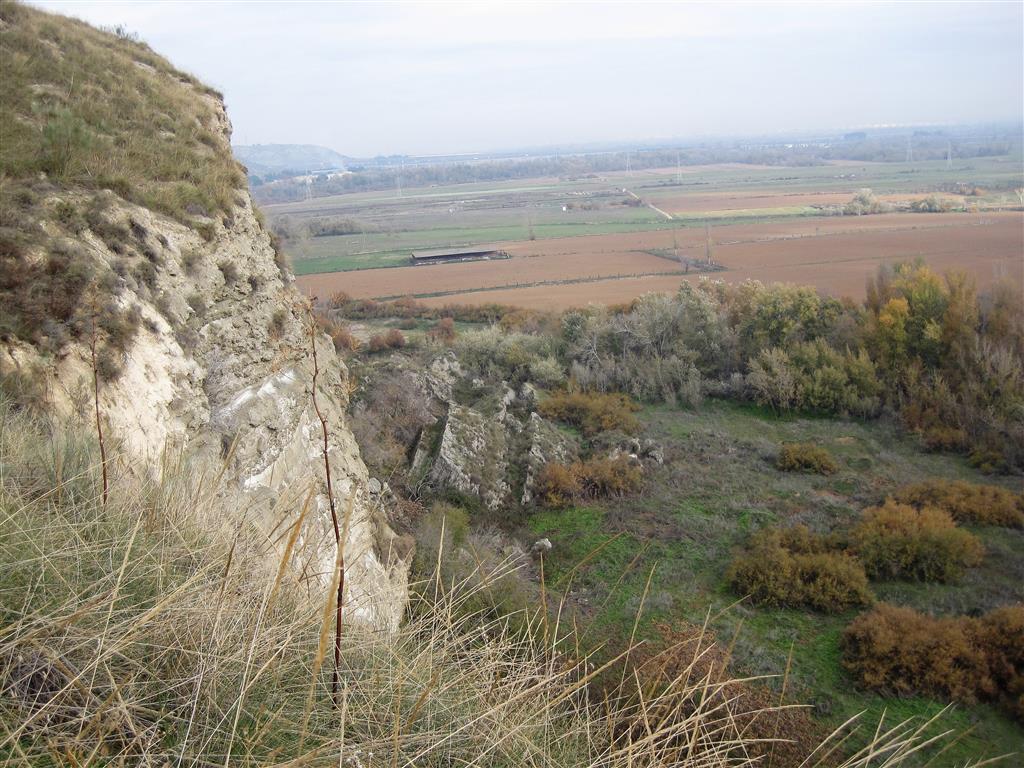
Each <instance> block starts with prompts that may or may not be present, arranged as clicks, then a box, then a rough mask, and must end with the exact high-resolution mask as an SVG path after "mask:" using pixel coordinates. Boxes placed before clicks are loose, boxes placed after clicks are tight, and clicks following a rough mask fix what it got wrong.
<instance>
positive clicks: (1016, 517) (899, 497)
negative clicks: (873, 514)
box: [893, 479, 1024, 528]
mask: <svg viewBox="0 0 1024 768" xmlns="http://www.w3.org/2000/svg"><path fill="white" fill-rule="evenodd" d="M893 498H894V499H895V500H896V501H898V502H900V503H901V504H909V505H911V506H913V507H917V508H918V509H920V508H922V507H934V508H936V509H941V510H944V511H946V512H948V513H949V514H950V515H952V516H953V519H954V520H956V521H957V522H960V523H981V524H983V525H1002V526H1005V527H1007V528H1024V493H1014V492H1013V491H1010V490H1007V489H1006V488H1001V487H999V486H998V485H980V484H975V483H968V482H965V481H963V480H939V479H935V480H925V481H924V482H921V483H914V484H912V485H907V486H904V487H903V488H900V489H899V490H898V491H897V492H896V493H895V495H894V496H893Z"/></svg>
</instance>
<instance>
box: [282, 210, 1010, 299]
mask: <svg viewBox="0 0 1024 768" xmlns="http://www.w3.org/2000/svg"><path fill="white" fill-rule="evenodd" d="M711 234H712V240H713V244H714V245H713V256H714V259H715V261H716V262H717V263H719V264H721V265H722V266H724V267H725V268H726V271H724V272H717V273H713V274H712V277H714V278H716V279H723V280H729V281H738V280H745V279H757V280H761V281H764V282H787V283H797V284H806V285H812V286H814V287H816V288H818V289H819V290H821V291H822V292H824V293H829V294H833V295H847V296H852V297H855V298H859V297H861V296H863V294H864V285H865V280H866V278H867V277H868V276H869V275H870V274H872V273H873V272H874V271H875V269H876V268H877V267H878V265H879V264H882V263H887V262H888V263H892V262H895V261H901V260H908V259H914V258H917V257H920V258H922V259H924V261H925V262H927V263H928V264H929V265H930V266H932V268H933V269H936V270H937V271H943V270H947V269H953V268H956V269H963V270H966V271H968V272H970V273H971V274H973V275H974V276H975V277H976V279H977V281H978V283H979V285H981V286H984V285H986V284H990V283H991V282H993V281H994V280H996V279H999V278H1009V279H1011V280H1016V281H1017V282H1018V283H1020V282H1024V215H1022V214H1021V213H1019V212H1002V213H984V214H956V213H950V214H886V215H879V216H864V217H857V218H854V217H836V218H819V219H799V220H795V221H792V222H784V223H767V224H757V223H752V224H740V225H731V226H723V227H716V228H713V229H712V231H711ZM673 236H674V239H675V243H676V244H677V245H678V247H679V249H680V252H681V253H682V254H684V255H687V256H690V257H691V258H693V257H697V258H701V257H703V254H704V248H705V237H704V231H703V228H697V227H694V228H685V229H680V230H675V232H673V231H672V230H660V231H653V232H639V233H628V234H615V235H595V236H587V237H573V238H563V239H556V240H544V241H526V242H518V243H505V244H502V245H501V246H500V247H502V248H504V249H505V250H507V251H508V252H509V253H511V254H512V255H513V258H511V259H509V260H506V261H477V262H468V263H461V264H440V265H434V266H427V267H400V268H393V269H374V270H365V271H361V272H336V273H332V274H321V275H308V276H304V277H300V278H298V282H299V285H300V287H302V288H303V290H306V291H308V292H311V293H316V294H319V295H329V294H331V293H333V292H335V291H345V292H346V293H348V294H350V295H352V296H355V297H360V298H369V297H382V296H397V295H405V294H409V295H416V294H430V293H440V292H446V293H449V295H445V296H436V297H430V298H423V301H425V302H426V303H429V304H446V303H467V304H480V303H490V302H496V303H502V304H514V305H519V306H524V307H533V308H552V309H554V308H565V307H570V306H579V305H585V304H588V303H600V304H608V303H617V302H623V301H628V300H630V299H632V298H634V297H636V296H639V295H641V294H643V293H646V292H649V291H669V290H674V289H675V288H676V287H677V286H678V285H679V281H680V280H681V279H684V277H683V276H679V275H664V274H655V275H651V276H643V277H618V276H621V275H635V274H638V273H666V272H674V271H678V270H679V268H680V267H679V265H678V264H677V263H676V262H674V261H672V260H669V259H665V258H661V257H658V256H652V255H650V254H648V253H645V251H646V250H649V249H663V250H670V249H672V248H673ZM581 278H589V279H593V278H608V279H601V280H599V281H597V282H579V283H569V284H560V285H552V284H548V285H533V286H530V285H523V284H529V283H538V282H551V281H565V280H577V279H581ZM685 279H691V280H694V279H697V276H696V275H694V274H691V275H689V276H686V277H685ZM517 284H518V285H519V286H521V287H515V286H516V285H517ZM481 288H489V289H492V290H479V289H481Z"/></svg>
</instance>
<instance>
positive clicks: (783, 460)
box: [775, 443, 839, 475]
mask: <svg viewBox="0 0 1024 768" xmlns="http://www.w3.org/2000/svg"><path fill="white" fill-rule="evenodd" d="M775 466H776V467H778V468H779V469H781V470H782V471H783V472H815V473H817V474H819V475H832V474H835V473H836V472H838V471H839V464H837V463H836V460H835V459H834V458H832V454H831V453H829V452H828V449H827V448H821V447H820V446H817V445H812V444H810V443H788V444H786V445H784V446H782V450H780V451H779V456H778V458H777V459H776V460H775Z"/></svg>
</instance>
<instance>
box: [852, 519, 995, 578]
mask: <svg viewBox="0 0 1024 768" xmlns="http://www.w3.org/2000/svg"><path fill="white" fill-rule="evenodd" d="M850 542H851V545H852V547H853V549H854V551H855V552H856V553H857V556H858V557H859V558H860V559H861V561H862V562H863V563H864V568H865V570H866V571H867V573H868V575H870V576H872V577H877V578H904V579H916V580H918V581H939V582H950V581H955V580H956V579H958V578H959V577H960V576H961V575H962V574H963V571H964V569H965V568H968V567H970V566H974V565H978V564H979V563H980V562H981V559H982V557H983V556H984V552H985V550H984V548H983V547H982V545H981V542H980V541H979V540H978V538H977V537H976V536H974V535H973V534H971V533H969V532H968V531H965V530H962V529H960V528H957V527H956V523H955V522H953V518H952V517H951V516H950V514H949V513H948V512H944V511H943V510H940V509H935V508H933V507H924V508H923V509H915V508H914V507H911V506H909V505H907V504H898V503H897V502H895V501H893V500H891V499H889V500H887V501H886V502H885V503H884V504H883V505H882V506H880V507H870V508H869V509H866V510H864V512H863V513H862V516H861V521H860V523H858V524H857V525H856V526H855V527H854V528H853V530H852V531H851V532H850Z"/></svg>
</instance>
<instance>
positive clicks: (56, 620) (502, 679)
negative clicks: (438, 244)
mask: <svg viewBox="0 0 1024 768" xmlns="http://www.w3.org/2000/svg"><path fill="white" fill-rule="evenodd" d="M0 73H2V75H3V76H2V78H0V131H2V137H3V142H2V147H0V763H2V764H4V765H17V766H32V767H35V766H46V767H49V766H58V765H59V766H65V765H69V766H125V765H139V766H161V767H162V766H172V765H174V766H177V765H186V764H187V765H196V766H214V765H222V766H233V765H238V766H286V765H287V766H298V765H303V766H317V767H319V766H324V767H325V768H326V766H344V767H346V768H370V766H393V767H394V768H398V767H399V766H403V767H404V768H411V767H412V766H416V767H417V768H419V766H429V767H430V768H455V766H463V767H466V768H469V767H470V766H479V767H480V768H483V767H484V766H488V767H491V766H493V767H494V768H520V767H527V766H528V767H530V768H542V767H543V768H669V767H670V766H671V767H672V768H740V767H741V766H750V765H768V766H769V767H770V768H796V767H797V766H801V768H802V767H803V766H808V767H810V766H821V768H826V767H827V768H898V767H900V766H902V767H903V768H917V766H919V765H921V764H922V763H923V762H924V761H925V760H928V759H931V760H933V764H938V761H939V760H941V759H943V758H944V757H948V756H949V755H953V756H955V759H956V760H957V764H958V765H965V766H967V765H979V766H980V765H981V764H990V761H988V760H984V759H985V758H988V757H990V756H992V757H998V755H997V754H995V753H996V752H1003V751H1007V752H1008V751H1011V750H1012V749H1013V748H1014V747H1015V740H1016V737H1017V735H1019V733H1020V728H1019V725H1018V723H1017V721H1016V720H1014V718H1017V720H1019V718H1020V716H1021V711H1020V705H1021V702H1022V699H1021V698H1020V697H1021V694H1024V653H1022V652H1021V646H1020V644H1019V643H1017V640H1018V639H1019V637H1020V634H1021V627H1022V626H1024V607H1022V606H1021V605H1020V604H1019V602H1020V598H1021V597H1022V593H1021V590H1020V583H1021V579H1020V578H1015V575H1016V574H1020V573H1021V556H1020V553H1021V552H1024V539H1022V537H1021V534H1022V532H1024V496H1022V495H1021V494H1020V492H1019V479H1020V468H1021V467H1022V466H1024V452H1022V449H1021V448H1020V446H1021V445H1024V442H1022V441H1021V440H1020V439H1019V438H1020V436H1021V435H1024V421H1022V419H1021V414H1022V413H1024V409H1022V406H1021V404H1022V403H1024V376H1022V375H1021V370H1022V369H1021V363H1020V360H1021V356H1022V354H1024V352H1022V350H1024V312H1022V311H1021V306H1022V305H1021V302H1020V298H1019V296H1018V295H1017V294H1016V293H1014V292H1013V291H1012V290H1009V289H1007V290H1005V291H1002V292H993V293H989V294H984V295H981V296H977V295H976V294H975V292H974V290H973V287H972V286H970V285H969V284H968V283H967V282H966V281H965V279H958V278H956V277H955V276H954V277H952V278H947V279H945V280H942V279H940V278H939V277H937V276H936V275H934V274H932V273H931V272H929V271H928V270H927V269H926V268H924V267H922V266H920V265H918V266H907V265H904V266H901V267H898V268H896V269H894V270H889V271H886V270H882V271H881V272H880V273H879V276H878V277H877V278H876V280H875V282H874V283H873V284H872V299H871V300H870V301H869V302H866V303H865V304H864V305H863V306H858V305H854V304H853V303H849V302H847V303H842V302H838V301H834V300H830V299H824V298H822V297H820V296H818V295H817V294H815V293H814V292H813V291H811V290H809V289H800V288H793V287H781V288H778V287H771V288H768V287H765V286H762V285H760V284H755V283H745V284H743V285H741V286H735V287H727V286H726V285H725V284H722V283H711V282H707V283H701V284H700V286H699V287H691V286H687V285H684V286H683V287H682V288H681V289H680V290H679V291H678V293H677V294H675V295H673V296H648V297H645V298H643V299H640V300H638V301H636V302H634V303H633V304H630V305H627V306H621V307H617V308H614V309H609V310H604V309H600V308H594V309H590V310H587V311H584V312H567V313H564V314H554V313H539V312H538V313H532V312H526V311H519V310H509V309H508V308H504V307H479V308H472V307H470V308H465V307H455V308H452V307H447V308H443V309H433V308H430V307H427V306H424V305H421V304H418V303H417V302H415V301H413V300H411V299H406V300H400V301H398V302H395V303H394V304H380V303H377V302H374V301H357V300H352V299H350V298H347V297H345V296H344V295H343V294H338V295H336V296H333V297H332V298H331V299H330V300H329V301H320V302H316V303H315V304H314V303H312V302H310V300H308V299H307V298H306V297H304V296H302V295H301V294H300V293H299V292H298V290H297V289H296V287H295V285H294V278H293V276H292V274H291V271H290V268H289V265H288V260H287V258H286V257H285V255H284V254H283V253H282V252H281V251H280V249H279V247H278V245H277V243H276V241H275V239H274V238H273V237H272V236H271V234H270V233H269V232H268V231H267V228H266V227H265V225H264V223H263V219H262V217H261V215H260V213H259V211H258V209H256V208H255V206H254V204H253V202H252V199H251V198H250V195H249V193H248V192H247V191H246V188H245V184H246V179H245V174H244V170H243V169H242V167H241V166H240V165H239V164H238V163H237V162H236V160H235V159H234V158H233V156H232V151H231V146H230V137H231V125H230V122H229V120H228V117H227V114H226V111H225V106H224V103H223V100H222V98H221V97H220V95H219V94H217V93H216V92H215V91H212V90H211V89H209V88H208V87H206V86H204V85H203V84H202V83H201V82H199V81H198V80H196V79H195V78H194V77H192V76H190V75H188V74H185V73H182V72H179V71H177V70H175V69H174V68H173V67H171V66H170V65H169V64H168V63H167V62H166V61H164V60H163V59H161V58H160V57H159V56H158V55H156V54H155V53H153V52H152V51H151V50H150V49H149V48H148V47H147V46H146V45H145V44H144V43H141V42H139V41H138V40H135V39H133V38H131V37H130V36H127V35H125V34H124V33H123V32H118V31H116V30H115V31H113V32H107V31H100V30H96V29H94V28H92V27H89V26H88V25H86V24H83V23H80V22H77V21H73V20H70V19H65V18H61V17H59V16H55V15H51V14H47V13H45V12H42V11H39V10H36V9H34V8H32V7H30V6H25V5H21V4H18V3H11V2H7V1H6V0H0ZM8 139H9V140H8ZM403 331H404V332H405V333H403ZM406 334H407V335H406ZM348 364H351V365H352V367H353V371H354V373H353V374H352V375H350V371H349V368H348ZM958 371H959V374H958V373H957V372H958ZM737 401H738V402H737ZM798 438H799V439H805V440H808V441H813V442H815V443H816V445H803V446H797V447H791V446H789V445H786V444H783V445H780V444H779V443H788V442H789V441H790V440H795V439H798ZM817 444H820V445H817ZM790 453H792V454H793V455H792V456H790ZM833 453H834V454H835V455H833ZM787 456H790V458H789V459H786V457H787ZM787 461H789V464H787ZM790 465H791V466H790ZM819 472H821V473H823V474H821V475H819V474H818V473H819ZM922 473H926V474H928V475H937V476H938V477H936V478H933V480H934V479H937V480H946V479H949V478H952V477H955V478H957V479H962V480H969V481H970V482H969V483H964V484H960V485H945V484H937V485H936V484H929V485H925V486H908V485H907V482H908V481H909V480H912V479H913V480H917V479H919V478H917V477H916V475H918V474H922ZM983 473H984V474H986V475H987V477H985V478H982V477H981V475H982V474H983ZM947 476H948V477H947ZM981 480H985V481H987V483H986V484H982V483H981V482H979V481H981ZM890 494H891V496H890ZM897 497H898V501H897ZM870 504H877V505H879V507H878V509H875V508H873V507H869V506H867V505H870ZM951 510H952V511H951ZM886 514H888V515H889V517H885V515H886ZM954 518H955V519H954ZM887 520H891V521H892V522H893V525H892V526H891V527H892V529H893V530H895V531H896V532H897V535H896V536H895V542H894V540H893V539H894V537H893V534H892V532H891V531H887V530H886V529H885V526H884V525H883V524H884V523H885V522H886V521H887ZM783 525H786V526H790V525H792V526H794V527H793V528H792V529H790V528H788V527H787V528H785V529H784V528H782V526H783ZM801 525H802V526H804V527H799V526H801ZM901 537H902V538H901ZM887 547H888V548H889V549H886V548H887ZM900 547H903V549H902V550H900V549H899V548H900ZM894 551H896V554H894V555H892V557H889V558H888V559H887V556H886V555H887V553H888V554H892V553H893V552H894ZM879 553H881V554H879ZM747 561H750V562H751V563H752V565H750V567H745V566H746V565H749V563H748V562H747ZM776 566H778V567H776ZM726 569H728V570H726ZM759 569H760V570H759ZM915 569H916V570H915ZM890 571H894V572H890ZM741 572H742V574H747V573H752V576H751V582H753V581H756V580H757V579H758V578H761V580H762V582H763V583H759V584H751V583H748V582H747V581H744V580H743V578H741V577H740V576H739V575H735V574H740V573H741ZM965 573H966V578H965V580H964V581H963V582H960V581H958V579H960V578H961V577H963V576H964V574H965ZM936 574H937V575H938V576H936ZM869 575H870V580H869ZM947 582H948V583H947ZM933 598H935V599H937V600H938V602H937V603H936V602H935V601H934V600H933ZM876 599H877V604H873V603H874V602H875V601H876ZM773 600H775V603H773V602H772V601H773ZM780 603H781V604H780ZM932 603H934V605H932ZM1011 603H1013V604H1011ZM737 605H739V607H738V608H737ZM935 606H937V607H935ZM931 607H935V615H932V614H929V613H925V612H924V609H928V608H931ZM730 608H737V610H736V611H735V612H730V611H729V609H730ZM719 609H721V610H719ZM861 609H864V610H863V611H862V610H861ZM780 616H781V619H780ZM744 622H747V623H748V624H749V625H750V626H751V630H750V631H749V632H748V633H747V634H743V633H742V632H741V631H740V628H741V625H743V624H744ZM936 627H938V630H936V629H935V628H936ZM908 628H910V629H912V630H913V633H914V634H913V637H915V638H916V639H917V640H918V642H913V643H901V642H900V639H901V638H902V636H903V634H902V633H904V632H905V631H907V629H908ZM732 630H735V632H731V631H732ZM730 633H731V634H732V637H731V639H730ZM840 633H842V635H843V640H842V641H841V642H840V640H839V639H838V636H839V634H840ZM893 637H895V638H896V640H895V641H894V640H893V639H892V638H893ZM931 637H939V638H941V640H942V642H939V643H935V642H925V641H926V640H928V639H929V638H931ZM886 643H888V645H886ZM948 648H952V649H953V652H954V659H953V663H950V664H946V665H945V666H943V665H942V662H943V661H946V660H948V655H947V654H945V653H944V652H945V651H946V650H947V649H948ZM787 652H788V655H787ZM840 654H842V659H840V658H839V656H840ZM780 663H781V666H780ZM900 664H904V665H905V668H901V667H900ZM844 686H851V687H853V688H854V689H855V692H854V693H852V694H849V693H841V689H842V688H843V687H844ZM805 697H806V698H805ZM807 701H809V702H810V705H811V706H806V705H805V704H804V702H807ZM951 702H952V703H955V704H956V706H957V707H958V708H959V709H957V710H955V712H954V713H953V714H952V715H951V714H950V710H949V709H948V708H947V707H946V704H947V703H951ZM890 704H892V705H893V708H894V709H895V710H896V711H897V712H898V713H899V715H900V716H899V717H898V718H896V719H893V718H891V717H886V716H885V714H884V712H885V709H886V707H888V706H889V705H890ZM812 707H813V711H812ZM859 708H864V709H868V710H869V716H868V717H865V718H858V717H856V716H855V715H856V711H857V710H858V709H859ZM847 715H853V716H851V717H849V718H847ZM950 723H951V724H952V725H949V724H950ZM971 724H974V725H976V726H977V733H974V734H966V735H965V734H964V733H963V732H964V731H965V730H966V729H967V728H968V727H969V726H970V725H971ZM832 726H837V727H835V728H833V727H832ZM1018 741H1019V740H1018ZM1007 745H1009V746H1007ZM947 748H948V749H951V750H953V751H950V752H948V753H947V752H944V751H943V750H946V749H947ZM983 760H984V762H982V761H983Z"/></svg>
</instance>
